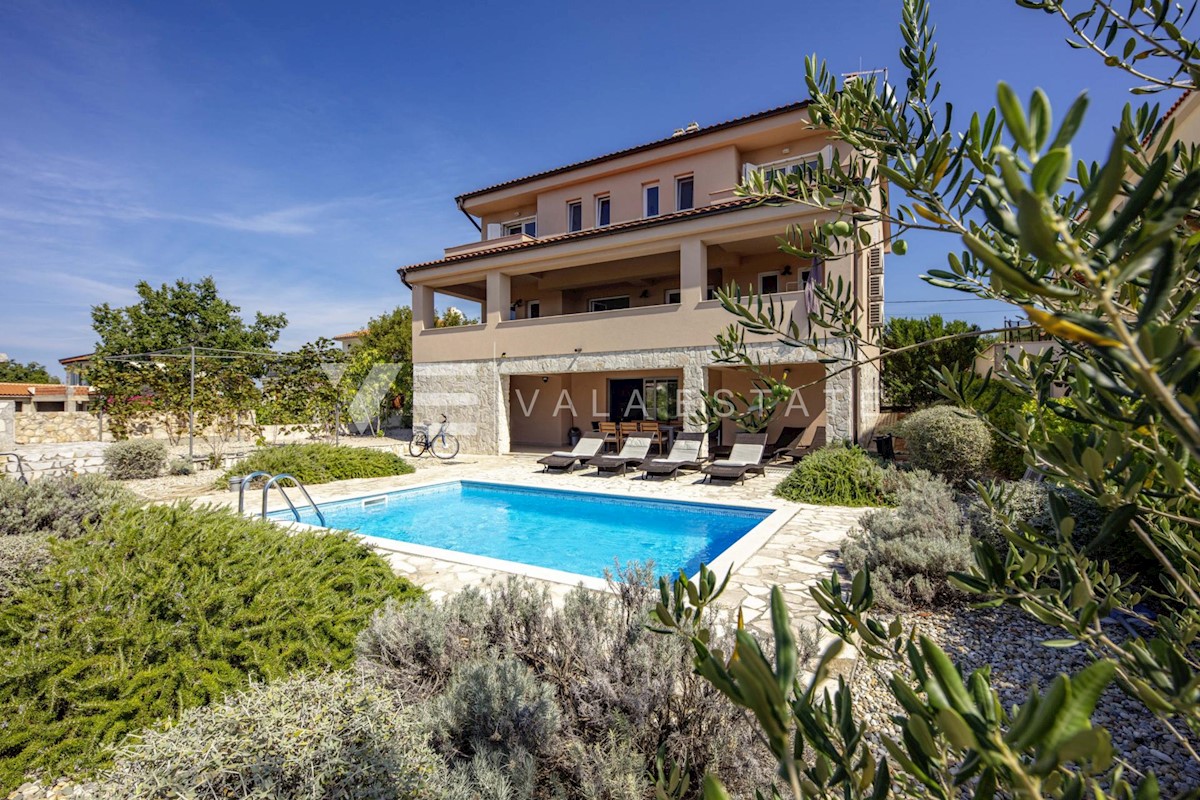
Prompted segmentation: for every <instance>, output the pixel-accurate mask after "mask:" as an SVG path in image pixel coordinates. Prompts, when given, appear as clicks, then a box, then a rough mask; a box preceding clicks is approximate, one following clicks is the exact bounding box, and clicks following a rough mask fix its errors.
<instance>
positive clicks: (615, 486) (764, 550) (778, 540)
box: [154, 455, 864, 635]
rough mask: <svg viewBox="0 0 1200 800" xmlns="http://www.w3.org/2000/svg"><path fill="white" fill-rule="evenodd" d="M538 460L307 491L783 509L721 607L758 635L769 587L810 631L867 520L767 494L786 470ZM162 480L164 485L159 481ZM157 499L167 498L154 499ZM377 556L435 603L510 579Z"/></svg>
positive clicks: (420, 467)
mask: <svg viewBox="0 0 1200 800" xmlns="http://www.w3.org/2000/svg"><path fill="white" fill-rule="evenodd" d="M536 462H537V456H536V455H512V456H470V455H464V456H460V457H459V458H457V459H455V460H454V461H450V462H440V461H435V460H433V459H431V458H430V457H428V456H427V457H425V458H422V459H419V460H417V461H415V462H414V463H415V466H416V467H417V471H416V472H415V473H414V474H412V475H403V476H399V477H392V478H371V479H363V480H350V481H340V482H338V483H336V484H325V485H321V486H314V487H309V488H310V491H311V492H312V494H313V497H314V499H315V500H316V501H317V502H327V501H331V500H336V499H340V498H345V497H355V496H360V495H364V494H373V493H379V492H385V491H391V490H393V489H398V488H402V487H404V486H410V485H415V484H421V483H428V482H430V481H437V480H443V479H444V480H460V479H463V480H487V481H495V482H499V483H513V484H524V485H528V486H543V487H549V488H560V489H575V490H580V491H592V492H595V491H602V492H604V493H606V494H622V495H628V496H633V497H657V498H670V499H675V500H695V501H707V502H716V503H722V502H724V503H736V504H746V505H754V506H759V507H766V508H772V509H782V510H785V511H787V512H791V517H790V519H788V520H787V522H786V523H784V525H783V526H782V527H781V528H780V529H779V530H778V531H777V532H776V533H774V534H773V535H772V536H771V537H770V538H769V539H768V540H767V541H766V543H765V544H764V545H763V546H762V547H760V548H759V549H758V550H757V551H756V552H754V553H753V554H751V555H749V556H748V557H747V558H746V559H745V560H744V561H742V563H741V564H739V565H738V566H737V567H736V568H735V569H734V572H733V576H732V578H731V579H730V582H729V586H728V588H727V589H726V591H725V594H724V595H723V597H722V601H721V602H722V604H723V605H724V606H725V607H726V608H728V609H729V610H731V611H733V610H736V608H737V607H738V606H739V605H740V606H741V608H742V611H743V615H744V618H745V621H746V625H747V627H749V628H751V629H753V630H756V631H757V632H759V633H762V634H768V635H769V633H770V613H769V600H770V597H769V595H770V590H771V587H772V586H774V585H779V586H782V587H783V588H784V590H785V596H786V598H787V603H788V609H789V612H790V613H791V615H792V618H793V620H794V622H795V623H796V625H810V626H811V625H813V624H815V619H816V616H817V614H818V609H817V606H816V603H815V602H814V601H813V600H812V598H811V597H810V596H809V587H811V586H812V585H813V584H814V583H815V582H816V581H817V580H819V579H820V578H823V577H825V576H828V575H829V574H830V572H831V571H832V570H833V569H834V568H835V567H836V565H837V564H838V557H837V548H838V543H839V542H840V541H841V540H842V538H843V537H844V536H845V535H846V533H847V531H849V530H850V529H851V528H852V527H853V526H854V525H855V524H856V522H857V521H858V519H859V517H860V516H861V515H862V513H864V510H863V509H853V508H838V507H828V506H810V505H803V504H798V503H790V502H787V501H784V500H781V499H779V498H777V497H775V496H774V495H773V494H772V493H771V492H772V490H773V489H774V488H775V485H776V484H777V483H778V482H779V481H780V480H781V479H782V478H783V477H784V476H785V475H786V474H787V469H785V468H779V469H775V468H770V469H768V470H767V474H766V476H760V477H754V478H749V479H747V480H746V482H745V483H743V484H734V485H724V484H705V483H703V482H702V480H701V478H700V476H698V475H695V474H687V475H684V476H683V477H681V478H680V479H679V480H677V481H670V480H641V479H638V478H630V477H623V476H614V477H601V476H599V475H598V474H597V473H596V472H595V471H594V470H578V471H576V472H574V473H569V474H567V473H543V472H542V471H541V467H540V466H539V465H538V464H537V463H536ZM160 480H161V479H160ZM156 495H157V496H156V497H155V498H154V499H156V500H162V499H164V497H163V493H162V492H158V493H156ZM197 499H198V500H200V501H201V502H213V503H217V504H222V505H236V503H237V496H236V494H234V493H232V492H221V493H218V494H209V495H204V496H202V497H200V498H197ZM256 501H257V496H256V497H255V498H253V500H252V499H247V507H252V506H256ZM382 555H383V556H384V557H385V558H387V559H388V561H389V562H390V563H391V564H392V566H393V567H394V568H395V569H396V570H397V571H398V572H400V573H402V574H403V575H405V576H406V577H408V578H409V579H410V580H412V581H413V582H414V583H416V584H418V585H420V586H422V587H424V588H425V590H426V591H427V592H428V593H429V595H430V597H431V598H432V599H434V600H435V601H436V600H439V599H441V598H443V597H445V596H446V595H447V594H450V593H453V592H455V591H458V590H459V589H461V588H463V587H464V586H477V585H480V584H483V583H486V582H488V581H490V580H493V579H497V578H499V579H504V578H505V577H507V573H502V572H498V571H496V570H492V569H488V568H484V567H481V566H476V565H470V564H463V563H458V562H455V561H451V560H443V559H438V558H428V557H425V556H418V555H412V554H409V553H401V552H395V551H384V552H382ZM549 585H550V587H551V591H552V593H553V594H554V595H555V596H558V597H561V596H563V595H565V594H566V593H567V592H568V591H570V590H571V589H572V588H573V587H572V586H571V585H568V584H562V583H558V584H556V583H550V584H549Z"/></svg>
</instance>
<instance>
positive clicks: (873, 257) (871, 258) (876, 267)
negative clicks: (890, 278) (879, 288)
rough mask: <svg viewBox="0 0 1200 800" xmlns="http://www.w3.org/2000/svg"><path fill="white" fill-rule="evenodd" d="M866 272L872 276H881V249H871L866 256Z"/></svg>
mask: <svg viewBox="0 0 1200 800" xmlns="http://www.w3.org/2000/svg"><path fill="white" fill-rule="evenodd" d="M867 271H868V272H870V273H871V274H872V275H876V274H879V275H882V274H883V248H880V247H872V248H871V251H870V252H869V253H868V254H867Z"/></svg>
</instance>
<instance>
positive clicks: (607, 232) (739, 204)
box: [335, 197, 759, 338]
mask: <svg viewBox="0 0 1200 800" xmlns="http://www.w3.org/2000/svg"><path fill="white" fill-rule="evenodd" d="M758 202H759V200H758V199H757V198H753V197H739V198H737V199H736V200H728V201H726V202H723V203H714V204H712V205H708V206H700V207H699V208H689V209H688V210H687V211H676V212H675V213H673V214H661V215H659V216H657V217H649V218H644V219H635V220H630V221H629V222H617V223H614V224H612V225H605V226H604V227H602V228H588V229H586V230H582V231H575V232H573V233H560V234H558V235H557V236H547V237H544V238H541V239H527V240H525V241H521V242H513V243H512V244H506V245H501V246H500V247H493V248H490V249H487V250H472V251H470V252H468V253H461V254H457V255H451V256H446V257H445V258H439V259H437V260H436V261H425V262H422V263H420V264H413V265H411V266H407V267H400V268H399V269H397V270H396V271H397V272H399V273H400V274H401V275H404V274H406V273H409V272H413V271H417V270H424V269H431V268H433V267H441V266H444V265H446V264H455V263H458V262H461V261H474V260H475V259H479V258H489V257H491V256H497V255H501V254H503V253H511V252H512V251H514V250H533V249H535V248H538V247H548V246H550V245H555V244H560V243H562V242H569V241H575V240H577V239H593V238H596V237H599V236H611V235H613V234H614V233H621V232H623V231H629V230H636V229H639V228H653V227H655V226H657V225H664V224H667V223H671V222H676V221H678V220H682V219H687V218H689V217H705V216H710V215H714V214H722V213H725V212H727V211H735V210H737V209H739V208H745V207H747V206H751V205H755V204H757V203H758ZM335 338H336V337H335Z"/></svg>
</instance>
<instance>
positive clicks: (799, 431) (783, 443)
mask: <svg viewBox="0 0 1200 800" xmlns="http://www.w3.org/2000/svg"><path fill="white" fill-rule="evenodd" d="M806 430H808V428H807V427H805V426H803V425H801V426H800V427H797V428H793V427H787V428H784V429H783V430H781V431H780V432H779V435H778V436H776V437H775V441H773V442H771V443H770V444H769V445H767V461H774V460H775V459H776V458H778V457H779V456H780V455H782V454H783V452H784V451H785V450H791V449H792V448H793V447H799V446H800V441H801V440H802V439H803V438H804V432H805V431H806Z"/></svg>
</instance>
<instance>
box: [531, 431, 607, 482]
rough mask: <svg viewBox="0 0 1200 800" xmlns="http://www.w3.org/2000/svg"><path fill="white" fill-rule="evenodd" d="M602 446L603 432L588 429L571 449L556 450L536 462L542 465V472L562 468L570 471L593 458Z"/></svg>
mask: <svg viewBox="0 0 1200 800" xmlns="http://www.w3.org/2000/svg"><path fill="white" fill-rule="evenodd" d="M603 446H604V434H603V433H600V432H599V431H588V432H587V433H585V434H584V435H583V436H582V437H581V438H580V439H579V443H578V444H577V445H575V447H574V448H572V449H571V450H556V451H554V452H553V453H551V454H550V455H548V456H546V457H545V458H539V459H538V463H539V464H541V465H542V472H546V471H547V470H551V469H563V470H566V471H567V472H570V471H572V470H573V469H575V467H577V466H578V465H579V464H582V463H583V462H584V461H587V460H588V459H589V458H594V457H595V455H596V454H597V453H599V452H600V448H601V447H603Z"/></svg>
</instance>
